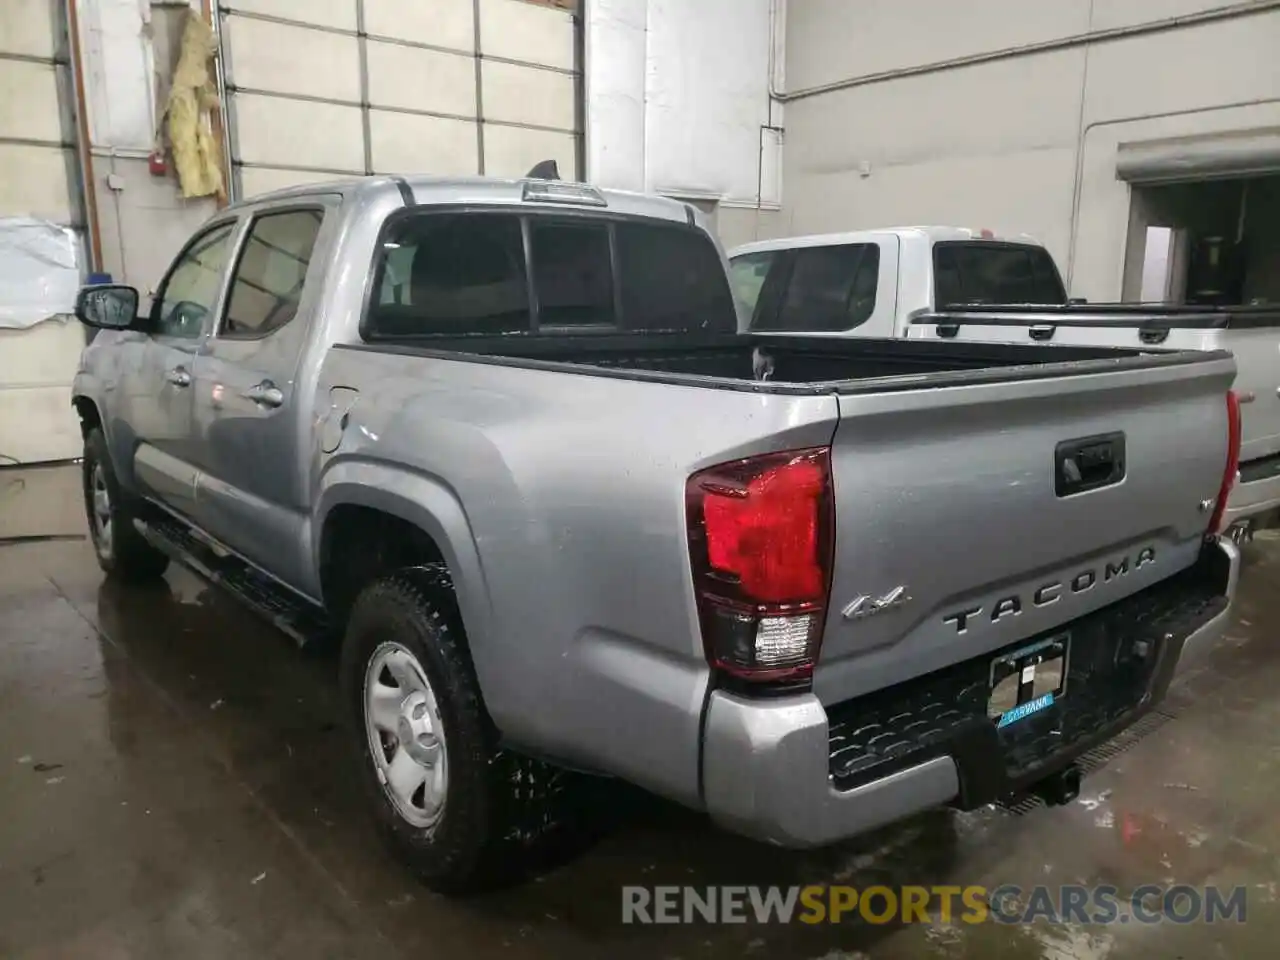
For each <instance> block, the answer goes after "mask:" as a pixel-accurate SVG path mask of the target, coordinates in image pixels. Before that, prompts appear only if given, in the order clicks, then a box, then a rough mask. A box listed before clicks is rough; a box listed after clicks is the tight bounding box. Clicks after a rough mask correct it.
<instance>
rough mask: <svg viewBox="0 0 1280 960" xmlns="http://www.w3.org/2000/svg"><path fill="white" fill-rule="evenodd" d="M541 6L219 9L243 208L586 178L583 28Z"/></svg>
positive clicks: (430, 0) (387, 1) (245, 0)
mask: <svg viewBox="0 0 1280 960" xmlns="http://www.w3.org/2000/svg"><path fill="white" fill-rule="evenodd" d="M562 6H564V4H563V3H557V4H548V3H534V2H527V0H416V2H414V3H406V2H404V0H312V2H311V3H308V4H306V5H305V6H304V5H302V4H298V3H296V2H289V0H235V2H234V3H223V4H221V5H220V7H219V34H220V40H221V48H222V64H223V80H224V85H225V87H226V92H227V107H228V109H227V120H228V122H227V126H228V131H227V133H228V153H229V159H230V160H231V166H232V177H233V189H234V192H235V195H236V196H237V197H244V196H251V195H253V194H255V193H260V192H262V191H264V190H270V189H274V188H277V187H281V186H285V185H288V184H294V183H300V182H306V181H314V180H322V179H326V178H329V177H333V176H342V175H352V174H355V175H358V174H365V173H434V174H486V175H490V176H522V175H523V174H524V173H526V172H527V171H528V169H529V168H530V167H531V166H533V164H535V163H537V162H538V161H540V160H544V159H547V158H554V159H555V160H556V161H557V162H558V164H559V167H560V171H561V175H562V176H564V177H566V178H568V177H576V176H579V175H580V173H581V160H580V155H581V149H580V145H581V138H582V119H581V118H582V109H581V101H582V68H581V62H580V61H581V55H580V51H581V44H580V25H579V22H578V19H577V17H576V15H575V14H574V12H572V11H571V10H567V9H561V7H562Z"/></svg>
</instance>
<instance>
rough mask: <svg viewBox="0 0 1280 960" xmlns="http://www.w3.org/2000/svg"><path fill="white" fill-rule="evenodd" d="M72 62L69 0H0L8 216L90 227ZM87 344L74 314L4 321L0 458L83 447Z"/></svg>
mask: <svg viewBox="0 0 1280 960" xmlns="http://www.w3.org/2000/svg"><path fill="white" fill-rule="evenodd" d="M70 63H71V58H70V55H69V52H68V44H67V30H66V23H65V20H64V6H63V2H62V0H0V217H37V218H40V219H44V220H51V221H54V222H56V223H58V224H61V225H63V226H68V227H73V228H75V229H76V230H77V231H78V232H79V233H80V235H81V236H83V230H82V227H83V224H84V214H83V210H84V207H83V203H82V199H81V191H80V174H79V160H78V155H77V152H76V125H75V114H74V112H73V105H74V103H75V97H74V94H73V84H72V74H71V69H70ZM6 236H8V234H6ZM80 262H82V263H83V255H81V261H80ZM9 293H10V296H12V291H9ZM3 297H5V291H4V290H0V298H3ZM83 345H84V332H83V329H82V328H81V327H80V325H79V324H78V323H75V322H74V321H69V320H67V319H65V318H64V319H61V320H52V321H45V322H42V323H38V324H36V325H35V326H32V327H28V328H26V329H0V462H7V463H12V462H14V461H17V462H20V463H30V462H35V461H41V460H56V459H62V458H66V457H73V456H78V455H79V452H80V436H79V431H78V428H77V426H76V422H75V418H74V415H73V414H72V412H71V407H70V392H69V390H70V383H71V380H72V378H73V377H74V375H75V369H76V363H77V360H78V357H79V354H80V349H81V348H82V347H83Z"/></svg>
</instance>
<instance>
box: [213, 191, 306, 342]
mask: <svg viewBox="0 0 1280 960" xmlns="http://www.w3.org/2000/svg"><path fill="white" fill-rule="evenodd" d="M323 221H324V211H322V210H291V211H289V212H287V213H272V214H267V215H265V216H261V217H258V218H257V219H256V220H255V221H254V222H253V226H252V227H251V228H250V229H249V236H248V238H247V239H246V240H245V243H244V249H243V250H242V251H241V253H240V262H239V263H238V264H237V265H236V272H235V275H234V276H233V278H232V281H231V297H230V300H229V301H228V306H227V316H226V320H225V321H224V322H223V325H222V333H221V336H222V337H225V338H230V339H252V338H254V337H265V336H266V335H267V334H269V333H271V332H272V331H274V330H278V329H279V328H280V327H283V326H284V325H285V324H286V323H288V322H289V321H290V320H292V319H293V318H294V316H295V315H296V314H297V312H298V306H299V304H301V302H302V287H303V284H304V283H305V282H306V279H307V268H308V267H310V265H311V254H312V252H313V251H314V249H315V245H316V238H317V237H318V236H319V235H320V225H321V223H322V222H323Z"/></svg>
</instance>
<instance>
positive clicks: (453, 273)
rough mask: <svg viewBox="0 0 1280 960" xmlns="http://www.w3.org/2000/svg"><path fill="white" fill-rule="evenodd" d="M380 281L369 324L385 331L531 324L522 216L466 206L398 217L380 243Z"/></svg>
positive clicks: (404, 333) (514, 328)
mask: <svg viewBox="0 0 1280 960" xmlns="http://www.w3.org/2000/svg"><path fill="white" fill-rule="evenodd" d="M378 281H379V288H378V299H377V302H376V303H375V304H374V305H373V307H372V310H371V311H370V324H369V325H370V328H371V329H372V330H373V331H374V332H376V333H378V334H381V335H383V336H391V337H397V336H400V337H411V336H423V335H431V334H436V335H446V336H449V335H451V336H460V335H463V334H470V333H478V334H496V333H516V332H525V331H527V330H528V329H529V285H528V283H527V281H526V274H525V266H524V240H523V237H522V235H521V231H520V218H519V217H515V216H509V215H505V214H474V213H469V214H434V215H431V216H423V217H410V218H407V219H405V220H402V221H400V222H399V223H397V224H396V225H395V226H394V227H393V228H392V230H391V231H390V232H389V234H388V236H387V239H386V240H385V242H384V244H383V257H382V264H381V267H380V276H379V278H378Z"/></svg>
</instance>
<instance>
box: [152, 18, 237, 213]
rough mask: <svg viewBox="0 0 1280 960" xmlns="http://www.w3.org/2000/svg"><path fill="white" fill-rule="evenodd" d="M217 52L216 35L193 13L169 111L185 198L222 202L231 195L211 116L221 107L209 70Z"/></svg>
mask: <svg viewBox="0 0 1280 960" xmlns="http://www.w3.org/2000/svg"><path fill="white" fill-rule="evenodd" d="M217 46H218V44H217V40H216V39H214V36H213V30H212V29H210V27H209V24H208V23H206V22H205V20H204V18H203V17H201V16H200V15H199V14H197V13H195V12H194V11H193V12H192V13H191V14H189V15H188V16H187V25H186V28H185V29H184V30H183V32H182V52H181V53H180V54H179V56H178V67H177V69H176V70H175V71H174V72H173V86H172V88H171V89H170V91H169V103H168V105H167V106H166V108H165V109H166V112H167V114H168V118H169V143H170V144H171V146H172V147H173V164H174V167H175V168H176V169H177V172H178V183H179V185H180V187H181V189H182V195H183V196H184V197H211V196H218V197H221V196H224V195H225V192H226V187H225V185H224V180H223V176H222V156H221V151H219V149H218V143H217V141H216V140H215V139H214V136H213V126H212V123H211V121H210V115H211V113H212V111H213V110H214V109H216V108H217V106H218V93H217V90H216V88H215V85H214V79H213V73H212V71H211V69H210V64H211V63H212V60H213V56H214V54H215V52H216V51H217Z"/></svg>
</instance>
